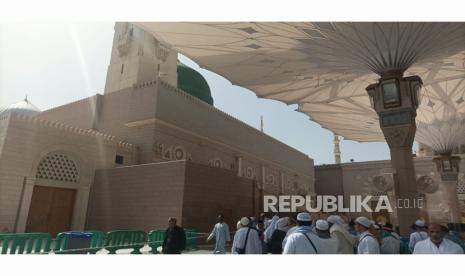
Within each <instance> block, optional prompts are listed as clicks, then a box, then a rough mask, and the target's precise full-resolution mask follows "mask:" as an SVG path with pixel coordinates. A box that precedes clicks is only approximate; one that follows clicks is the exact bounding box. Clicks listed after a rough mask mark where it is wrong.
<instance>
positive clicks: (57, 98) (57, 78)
mask: <svg viewBox="0 0 465 276" xmlns="http://www.w3.org/2000/svg"><path fill="white" fill-rule="evenodd" d="M113 25H114V22H65V21H40V22H38V21H37V22H36V21H19V22H18V21H16V22H11V23H9V22H0V107H1V106H4V105H8V104H12V103H15V102H18V101H20V100H23V99H24V97H25V96H26V95H27V97H28V99H29V101H30V102H32V103H33V104H34V105H36V106H37V107H38V108H39V109H41V110H46V109H49V108H53V107H56V106H59V105H63V104H66V103H69V102H73V101H76V100H79V99H82V98H85V97H89V96H92V95H94V94H97V93H100V94H103V90H104V86H105V78H106V71H107V67H108V65H109V63H110V52H111V46H112V39H113V32H114V31H113ZM179 59H180V61H181V62H183V63H185V64H187V65H189V66H191V67H192V68H194V69H196V70H197V71H199V72H200V73H201V74H202V75H203V76H204V77H205V79H206V80H207V82H208V84H209V85H210V89H211V91H212V96H213V99H214V105H215V107H216V108H218V109H220V110H222V111H224V112H226V113H228V114H230V115H232V116H234V117H236V118H238V119H240V120H241V121H244V122H245V123H247V124H249V125H251V126H253V127H255V128H257V129H260V116H263V120H264V132H265V133H267V134H268V135H270V136H272V137H274V138H276V139H278V140H280V141H282V142H284V143H286V144H288V145H289V146H291V147H293V148H295V149H297V150H299V151H301V152H303V153H305V154H307V155H308V156H310V157H311V158H313V159H314V160H315V164H332V163H334V154H333V142H332V141H333V134H332V133H331V132H330V131H328V130H326V129H323V128H321V126H320V125H318V124H317V123H315V122H313V121H311V120H309V118H308V116H306V115H305V114H302V113H299V112H296V111H295V109H296V108H297V106H295V105H289V106H287V105H286V104H284V103H281V102H277V101H274V100H267V99H258V98H257V97H256V96H255V94H254V93H253V92H252V91H250V90H248V89H245V88H242V87H239V86H235V85H232V84H231V83H230V82H229V81H228V80H227V79H225V78H223V77H221V76H219V75H217V74H215V73H213V72H210V71H208V70H204V69H201V68H199V66H198V65H197V64H195V63H194V62H193V61H191V60H189V59H188V58H186V57H184V56H180V57H179ZM340 147H341V152H342V161H343V162H349V160H350V159H354V160H355V161H356V162H357V161H369V160H382V159H389V148H388V146H387V144H386V143H359V142H355V141H349V140H343V141H342V142H341V145H340Z"/></svg>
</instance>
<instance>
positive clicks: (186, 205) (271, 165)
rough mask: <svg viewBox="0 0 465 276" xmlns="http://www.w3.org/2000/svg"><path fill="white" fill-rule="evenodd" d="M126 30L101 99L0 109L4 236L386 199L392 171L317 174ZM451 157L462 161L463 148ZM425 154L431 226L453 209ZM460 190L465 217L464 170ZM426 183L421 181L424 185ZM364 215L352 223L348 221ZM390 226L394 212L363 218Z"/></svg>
mask: <svg viewBox="0 0 465 276" xmlns="http://www.w3.org/2000/svg"><path fill="white" fill-rule="evenodd" d="M177 55H178V53H177V52H176V51H174V50H173V49H172V48H171V47H169V46H168V45H165V44H163V43H162V42H160V41H159V40H157V39H156V38H155V37H154V36H153V35H152V34H149V33H147V32H145V31H144V30H142V29H141V28H139V27H137V26H135V25H134V24H131V23H116V24H115V34H114V39H113V47H112V52H111V61H110V65H109V67H108V71H107V79H106V84H105V90H104V93H103V94H96V95H94V96H91V97H88V98H84V99H81V100H79V101H76V102H72V103H68V104H65V105H62V106H58V107H55V108H52V109H49V110H44V111H41V110H39V109H38V108H37V107H36V106H34V105H33V104H32V103H31V102H30V100H28V99H27V98H26V99H24V100H23V101H21V102H19V103H15V104H12V105H9V106H6V107H3V108H0V229H4V228H7V229H9V230H10V231H14V232H25V231H26V232H49V233H52V234H56V233H58V232H62V231H66V230H82V229H95V230H102V231H109V230H114V229H141V230H146V231H148V230H152V229H158V228H164V227H166V225H167V218H168V217H176V218H177V219H178V221H179V223H180V224H181V225H183V226H184V227H188V228H195V229H198V230H200V231H207V230H210V228H211V226H212V225H213V223H214V222H215V219H216V216H217V215H218V214H220V213H222V214H223V215H224V217H225V221H226V222H228V224H230V225H235V222H236V221H237V220H238V219H239V218H240V217H242V216H244V215H254V214H257V213H258V212H259V211H261V210H262V205H263V195H280V194H287V195H316V194H318V195H343V196H344V198H345V199H344V200H348V198H349V196H350V195H372V196H373V201H372V203H373V204H374V202H376V200H377V198H378V197H379V196H383V195H386V196H388V197H389V199H390V200H392V201H394V199H395V195H394V187H393V185H394V184H393V183H394V181H393V179H392V176H393V173H392V166H391V163H390V161H389V160H380V161H369V162H351V163H341V150H340V148H339V139H338V138H337V137H335V139H334V144H335V147H334V153H335V163H336V164H331V165H320V166H314V162H313V159H312V158H310V157H308V156H307V155H305V154H303V153H301V152H299V151H297V150H295V149H293V148H292V147H290V146H288V145H286V144H284V143H282V142H280V141H278V140H276V139H274V138H272V137H270V136H268V135H267V134H265V133H264V132H263V131H259V130H257V129H255V128H253V127H251V126H249V125H247V124H245V123H243V122H241V121H240V120H238V119H236V118H234V117H232V116H230V115H229V114H226V113H224V112H222V111H221V110H219V109H217V108H215V107H214V99H213V98H212V96H211V93H210V88H209V85H208V83H207V82H206V80H205V79H204V78H203V77H202V75H201V74H199V73H198V72H197V71H195V70H193V69H192V68H190V67H188V66H186V65H184V64H182V63H180V62H179V61H178V59H177ZM460 150H461V151H459V152H457V154H458V156H462V157H463V149H460ZM431 159H432V152H431V149H428V147H426V146H424V145H420V146H419V148H418V151H417V155H416V157H415V159H414V162H415V172H416V174H417V178H418V179H423V178H424V177H426V176H428V179H429V180H428V181H426V182H422V185H423V186H424V187H422V189H421V191H422V192H421V194H420V197H421V198H422V199H424V200H423V203H424V204H425V205H424V206H423V207H424V208H422V209H421V210H422V211H421V215H422V217H423V218H424V219H425V220H426V221H443V222H447V221H448V220H449V217H450V216H449V215H450V213H451V210H450V207H451V206H454V205H453V204H452V203H450V202H444V195H447V194H450V191H446V190H442V189H443V188H444V187H445V186H444V185H438V184H439V183H441V179H439V177H440V176H439V175H438V174H437V173H436V171H437V170H436V168H435V164H434V163H433V162H432V160H431ZM460 166H461V168H460V172H461V173H460V174H459V176H458V177H459V180H458V185H457V191H456V192H457V194H458V199H459V206H456V207H457V208H460V211H461V215H462V219H463V218H464V217H465V175H464V173H463V172H465V162H461V164H460ZM425 179H426V178H425ZM356 215H360V214H352V215H351V216H352V217H354V216H356ZM365 215H367V216H369V217H371V218H372V219H373V220H377V221H390V222H391V223H393V224H394V225H395V224H396V221H397V218H396V212H394V213H386V212H382V213H372V214H365Z"/></svg>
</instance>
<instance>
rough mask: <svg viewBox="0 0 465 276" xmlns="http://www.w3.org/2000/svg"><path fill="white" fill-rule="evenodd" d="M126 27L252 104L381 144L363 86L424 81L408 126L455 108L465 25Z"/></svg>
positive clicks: (464, 68)
mask: <svg viewBox="0 0 465 276" xmlns="http://www.w3.org/2000/svg"><path fill="white" fill-rule="evenodd" d="M135 24H136V25H138V26H139V27H142V28H143V29H145V30H146V31H148V32H150V33H152V34H153V35H154V36H155V37H157V38H158V39H159V40H160V41H162V42H163V43H166V44H168V45H171V47H174V48H175V49H176V50H177V51H179V52H180V53H182V54H184V55H186V56H188V57H189V58H191V59H193V60H194V61H196V62H197V63H198V64H199V65H200V66H202V67H204V68H207V69H209V70H211V71H213V72H215V73H218V74H220V75H222V76H224V77H225V78H227V79H228V80H230V81H231V82H232V83H233V84H237V85H240V86H243V87H246V88H249V89H250V90H252V91H253V92H255V93H256V94H257V96H258V97H263V98H268V99H274V100H279V101H282V102H285V103H287V104H298V106H299V108H298V110H299V111H300V112H303V113H305V114H307V115H308V116H309V117H310V118H311V119H312V120H313V121H316V122H318V123H319V124H321V125H322V126H323V127H325V128H328V129H330V130H332V131H333V132H334V133H336V134H338V135H340V136H343V137H345V138H346V139H351V140H356V141H384V137H383V135H382V133H381V130H380V128H379V124H378V116H377V114H376V113H375V111H374V110H373V109H372V108H371V107H370V103H369V98H368V95H367V93H366V91H365V87H366V86H368V85H369V84H371V83H374V82H376V80H377V78H378V77H379V76H378V75H379V74H382V73H383V72H386V71H389V70H405V71H406V73H405V75H419V76H420V77H421V78H422V79H423V81H424V84H425V86H424V89H423V94H424V96H423V101H422V104H421V106H420V108H419V110H418V117H417V122H425V123H426V124H428V123H431V122H432V121H433V119H435V120H438V119H439V120H442V119H444V117H443V116H444V114H452V113H453V112H459V111H460V112H461V111H462V109H463V108H462V105H464V104H462V102H461V100H460V99H462V101H463V98H462V96H463V94H464V93H465V90H464V86H463V85H464V84H463V80H464V76H465V23H421V22H418V23H368V22H367V23H342V22H338V23H328V22H319V23H308V22H285V23H279V22H269V23H268V22H267V23H249V22H239V23H224V22H223V23H160V22H141V23H135ZM454 101H455V104H454ZM451 112H452V113H451ZM448 116H449V115H448ZM452 117H453V116H449V117H448V118H452ZM446 120H449V119H446ZM425 129H427V128H425ZM418 132H419V133H420V134H419V136H418V137H417V138H418V139H419V140H421V139H423V138H420V136H421V135H423V134H421V133H422V131H421V130H420V129H419V131H418ZM426 136H427V135H426ZM421 137H425V135H423V136H421ZM422 142H424V141H422ZM427 144H431V143H427Z"/></svg>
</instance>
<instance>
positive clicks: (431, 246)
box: [413, 223, 463, 254]
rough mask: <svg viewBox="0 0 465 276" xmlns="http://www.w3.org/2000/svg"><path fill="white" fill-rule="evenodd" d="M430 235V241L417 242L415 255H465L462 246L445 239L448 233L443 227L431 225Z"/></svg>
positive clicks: (435, 224) (429, 228)
mask: <svg viewBox="0 0 465 276" xmlns="http://www.w3.org/2000/svg"><path fill="white" fill-rule="evenodd" d="M428 234H429V238H428V239H426V240H423V241H419V242H417V244H416V245H415V248H414V250H413V254H463V249H462V247H460V245H458V244H456V243H455V242H453V241H450V240H448V239H446V238H444V236H445V235H446V233H445V232H444V230H443V229H442V227H441V225H439V224H437V223H432V224H430V225H429V227H428Z"/></svg>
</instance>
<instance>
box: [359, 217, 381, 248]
mask: <svg viewBox="0 0 465 276" xmlns="http://www.w3.org/2000/svg"><path fill="white" fill-rule="evenodd" d="M372 225H373V221H372V220H369V219H368V218H366V217H358V218H357V219H355V230H356V231H357V232H358V233H360V237H359V239H358V247H357V254H379V244H378V242H377V241H376V239H375V238H374V237H373V235H372V234H371V233H370V231H369V230H370V227H372Z"/></svg>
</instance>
